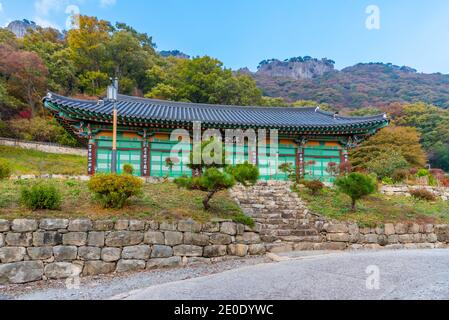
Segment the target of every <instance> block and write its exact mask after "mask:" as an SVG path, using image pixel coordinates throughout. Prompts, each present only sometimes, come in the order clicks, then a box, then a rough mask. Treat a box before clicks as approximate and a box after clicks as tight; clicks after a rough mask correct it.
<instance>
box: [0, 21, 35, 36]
mask: <svg viewBox="0 0 449 320" xmlns="http://www.w3.org/2000/svg"><path fill="white" fill-rule="evenodd" d="M37 27H38V26H37V24H36V23H35V22H34V21H29V20H26V19H23V20H16V21H13V22H11V23H9V24H8V26H7V27H6V29H8V30H9V31H11V32H12V33H14V34H15V35H16V37H18V38H23V37H24V36H25V35H26V34H27V32H28V30H30V29H31V30H36V29H37Z"/></svg>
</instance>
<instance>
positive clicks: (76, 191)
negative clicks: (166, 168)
mask: <svg viewBox="0 0 449 320" xmlns="http://www.w3.org/2000/svg"><path fill="white" fill-rule="evenodd" d="M32 183H34V181H28V180H19V181H12V180H8V181H0V219H8V220H12V219H17V218H33V219H41V218H48V217H58V218H84V217H85V218H90V219H93V220H99V219H142V220H156V221H175V220H182V219H188V218H192V219H194V220H196V221H198V222H208V221H211V220H214V219H217V218H219V219H229V220H233V221H237V222H241V223H245V224H247V225H253V224H254V221H252V219H251V218H249V217H246V216H245V215H244V214H243V212H242V211H241V209H240V207H239V206H238V205H237V203H236V202H235V201H234V200H232V199H231V198H230V196H229V194H228V192H227V191H223V192H220V193H218V194H217V195H216V196H215V197H214V198H213V199H212V201H211V209H210V211H205V210H204V209H203V204H202V199H203V197H204V193H203V192H201V191H189V190H184V189H179V188H178V187H177V186H176V185H175V184H174V183H171V182H165V183H159V184H145V185H144V188H143V194H142V195H141V196H139V197H134V198H131V199H130V200H129V203H128V205H127V206H125V207H124V208H123V209H119V210H117V209H103V208H102V207H101V206H100V205H99V204H98V203H97V202H96V201H95V200H94V198H93V195H92V194H91V193H90V192H89V190H88V188H87V183H86V182H82V181H75V180H68V181H60V180H52V181H51V183H53V184H54V185H55V186H56V187H57V188H58V190H59V191H60V192H61V195H62V203H61V209H60V210H38V211H31V210H28V209H26V208H24V207H23V206H21V205H20V190H21V189H22V187H24V186H28V185H30V184H32Z"/></svg>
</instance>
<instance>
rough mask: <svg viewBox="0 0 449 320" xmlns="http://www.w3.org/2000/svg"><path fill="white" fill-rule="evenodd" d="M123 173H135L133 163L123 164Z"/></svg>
mask: <svg viewBox="0 0 449 320" xmlns="http://www.w3.org/2000/svg"><path fill="white" fill-rule="evenodd" d="M123 173H125V174H130V175H132V174H133V173H134V167H133V165H132V164H129V163H127V164H124V165H123Z"/></svg>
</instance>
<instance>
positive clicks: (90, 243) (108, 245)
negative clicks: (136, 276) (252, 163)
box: [0, 219, 265, 284]
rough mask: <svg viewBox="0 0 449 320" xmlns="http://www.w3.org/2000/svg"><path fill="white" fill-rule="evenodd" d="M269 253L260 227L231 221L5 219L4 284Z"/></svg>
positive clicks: (0, 251)
mask: <svg viewBox="0 0 449 320" xmlns="http://www.w3.org/2000/svg"><path fill="white" fill-rule="evenodd" d="M264 253H265V246H264V244H262V243H261V240H260V237H259V234H258V233H257V232H256V231H254V230H252V229H251V228H249V227H246V226H244V225H242V224H237V223H234V222H229V221H221V222H216V223H207V224H199V223H197V222H194V221H191V220H188V221H180V222H173V223H167V222H164V223H157V222H145V221H138V220H120V221H115V222H114V221H112V220H105V221H91V220H86V219H80V220H67V219H43V220H40V221H38V220H27V219H18V220H14V221H12V222H10V221H6V220H0V284H8V283H14V284H20V283H27V282H32V281H38V280H42V279H44V280H45V279H65V278H71V277H76V276H83V275H84V276H91V275H98V274H107V273H112V272H127V271H136V270H144V269H147V270H149V269H154V268H164V267H176V266H181V265H186V264H191V263H198V262H200V263H210V262H213V261H216V260H220V259H223V258H225V257H226V256H237V257H244V256H247V255H260V254H264Z"/></svg>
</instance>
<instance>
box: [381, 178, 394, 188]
mask: <svg viewBox="0 0 449 320" xmlns="http://www.w3.org/2000/svg"><path fill="white" fill-rule="evenodd" d="M382 183H383V184H386V185H388V186H391V185H393V184H394V180H393V179H392V178H390V177H385V178H383V179H382Z"/></svg>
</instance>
